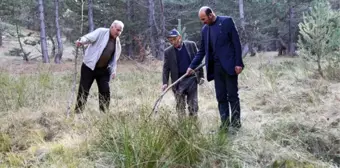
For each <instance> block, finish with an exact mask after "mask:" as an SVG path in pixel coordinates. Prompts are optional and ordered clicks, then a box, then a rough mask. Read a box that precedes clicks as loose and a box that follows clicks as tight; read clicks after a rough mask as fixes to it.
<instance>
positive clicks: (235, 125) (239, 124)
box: [231, 120, 242, 129]
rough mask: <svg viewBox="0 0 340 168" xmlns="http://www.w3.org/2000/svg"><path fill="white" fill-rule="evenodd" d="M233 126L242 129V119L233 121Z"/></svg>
mask: <svg viewBox="0 0 340 168" xmlns="http://www.w3.org/2000/svg"><path fill="white" fill-rule="evenodd" d="M231 126H232V127H233V128H236V129H240V128H241V127H242V124H241V121H240V120H238V121H234V122H232V123H231Z"/></svg>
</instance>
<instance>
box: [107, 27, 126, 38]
mask: <svg viewBox="0 0 340 168" xmlns="http://www.w3.org/2000/svg"><path fill="white" fill-rule="evenodd" d="M122 31H123V29H122V28H121V26H119V25H113V26H111V28H110V33H111V36H112V37H113V38H116V37H118V36H120V34H121V33H122Z"/></svg>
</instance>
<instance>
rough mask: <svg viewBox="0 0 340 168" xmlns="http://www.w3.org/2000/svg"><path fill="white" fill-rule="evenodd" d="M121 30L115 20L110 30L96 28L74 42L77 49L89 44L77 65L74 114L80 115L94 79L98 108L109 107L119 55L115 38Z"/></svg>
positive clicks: (105, 109) (103, 110)
mask: <svg viewBox="0 0 340 168" xmlns="http://www.w3.org/2000/svg"><path fill="white" fill-rule="evenodd" d="M123 28H124V24H123V22H121V21H119V20H115V21H114V22H113V23H112V24H111V26H110V28H98V29H96V30H94V31H93V32H91V33H88V34H86V35H84V36H83V37H81V38H80V40H78V41H77V42H76V45H77V47H79V46H81V45H86V44H89V46H88V48H87V49H86V51H85V55H84V59H83V64H82V66H81V75H80V84H79V89H78V96H77V104H76V107H75V113H81V112H82V111H83V109H84V106H85V104H86V101H87V97H88V95H89V91H90V88H91V86H92V83H93V81H94V80H96V81H97V85H98V90H99V109H100V111H102V112H105V111H107V110H108V109H109V105H110V85H109V82H110V80H111V79H114V78H115V76H116V70H117V61H118V59H119V56H120V53H121V44H120V40H119V36H120V34H121V33H122V31H123Z"/></svg>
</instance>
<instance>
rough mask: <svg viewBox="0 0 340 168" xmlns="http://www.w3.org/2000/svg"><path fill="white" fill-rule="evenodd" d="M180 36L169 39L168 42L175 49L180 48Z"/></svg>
mask: <svg viewBox="0 0 340 168" xmlns="http://www.w3.org/2000/svg"><path fill="white" fill-rule="evenodd" d="M181 39H182V37H181V36H177V37H169V38H168V40H169V42H170V43H171V45H173V46H174V47H175V48H178V47H180V45H181Z"/></svg>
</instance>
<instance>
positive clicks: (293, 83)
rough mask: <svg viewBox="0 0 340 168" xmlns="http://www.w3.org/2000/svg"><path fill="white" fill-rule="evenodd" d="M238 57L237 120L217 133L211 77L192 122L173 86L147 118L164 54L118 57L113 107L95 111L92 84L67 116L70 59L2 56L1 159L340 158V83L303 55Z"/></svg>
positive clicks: (284, 163) (149, 162)
mask: <svg viewBox="0 0 340 168" xmlns="http://www.w3.org/2000/svg"><path fill="white" fill-rule="evenodd" d="M3 58H4V57H3ZM12 62H13V61H12ZM17 62H18V61H17ZM244 62H245V65H246V69H245V70H244V71H243V73H242V74H241V75H240V77H239V88H240V91H239V94H240V99H241V110H242V114H241V115H242V122H243V127H242V128H241V130H240V131H239V132H238V133H237V134H235V135H219V134H213V133H212V131H216V130H217V129H218V127H219V122H220V121H219V115H218V111H217V103H216V99H215V93H214V86H213V82H209V83H208V82H205V83H204V84H203V85H201V86H200V87H199V125H198V128H197V127H195V125H193V123H192V122H191V121H190V120H189V119H187V120H184V121H182V122H179V121H178V120H177V115H176V112H175V101H174V97H173V95H172V93H171V92H168V93H167V94H166V95H165V97H164V99H163V100H162V102H161V105H160V107H159V109H160V110H159V113H158V114H157V115H151V117H148V116H149V114H150V113H151V112H152V107H153V105H154V103H155V101H156V99H157V98H158V96H159V95H160V93H161V92H160V88H161V65H162V63H161V62H157V61H148V63H144V64H138V66H137V65H136V64H135V63H133V62H128V61H122V62H120V63H119V66H118V75H117V78H116V79H115V80H114V81H112V82H111V93H112V94H111V105H110V112H109V113H107V114H101V113H100V112H99V110H98V92H97V85H96V83H94V84H93V86H92V89H91V93H90V96H89V100H88V103H87V106H86V110H85V112H84V113H83V114H80V115H74V114H71V116H70V117H69V118H66V108H67V103H68V100H69V98H70V96H71V86H72V82H73V81H72V80H73V79H72V75H73V71H72V68H73V67H72V63H70V62H68V63H67V62H66V63H63V64H61V65H53V64H51V65H43V64H39V63H32V64H18V63H16V64H14V63H11V61H7V62H6V64H2V65H1V67H2V68H1V69H2V70H1V71H0V167H173V168H175V167H176V168H179V167H202V168H203V167H204V168H205V167H216V168H217V167H259V168H260V167H261V168H263V167H289V168H290V167H306V168H311V167H337V166H339V165H340V126H339V123H340V117H339V109H340V102H339V101H340V99H339V97H340V83H339V82H337V81H334V80H323V79H321V78H319V77H318V76H317V75H316V74H315V73H314V72H312V71H309V70H308V66H310V65H308V64H307V63H305V62H304V61H303V60H300V58H287V57H286V58H285V57H276V56H275V53H259V54H258V55H257V56H256V57H247V58H245V60H244ZM79 68H80V66H79V67H78V70H79ZM78 79H79V74H78ZM77 83H78V81H77ZM73 99H75V97H73ZM74 101H75V100H74ZM74 101H73V102H74Z"/></svg>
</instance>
